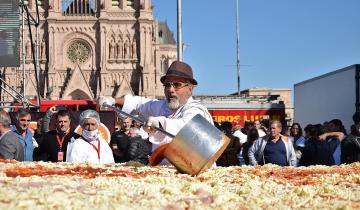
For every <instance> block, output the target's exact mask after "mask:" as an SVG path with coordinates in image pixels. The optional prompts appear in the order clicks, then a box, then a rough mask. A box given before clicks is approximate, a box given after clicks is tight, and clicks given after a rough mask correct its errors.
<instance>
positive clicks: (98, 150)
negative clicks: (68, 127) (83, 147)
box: [83, 139, 100, 160]
mask: <svg viewBox="0 0 360 210" xmlns="http://www.w3.org/2000/svg"><path fill="white" fill-rule="evenodd" d="M83 140H84V141H85V142H87V143H88V144H90V145H91V146H92V147H93V148H94V150H96V152H97V154H98V159H99V160H100V140H98V147H97V148H96V147H95V145H93V144H92V143H90V142H88V141H86V140H85V139H83Z"/></svg>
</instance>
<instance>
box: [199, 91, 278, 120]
mask: <svg viewBox="0 0 360 210" xmlns="http://www.w3.org/2000/svg"><path fill="white" fill-rule="evenodd" d="M195 99H196V100H200V101H201V103H202V104H203V105H204V106H206V108H208V110H209V112H210V114H211V115H212V116H213V119H214V121H216V122H218V123H221V122H224V121H229V122H231V123H232V124H233V125H241V126H244V123H245V122H246V121H255V120H263V119H266V120H279V121H281V122H282V123H285V105H284V104H283V103H277V102H274V101H268V100H266V99H261V98H243V97H237V96H196V97H195Z"/></svg>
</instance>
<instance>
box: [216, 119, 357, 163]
mask: <svg viewBox="0 0 360 210" xmlns="http://www.w3.org/2000/svg"><path fill="white" fill-rule="evenodd" d="M353 121H354V124H353V125H352V126H351V132H350V134H347V132H346V129H345V128H344V126H343V124H342V122H341V120H339V119H333V120H331V121H329V122H324V123H323V124H309V125H306V127H305V128H304V130H303V129H302V127H301V125H300V124H299V123H293V124H292V126H291V127H283V125H282V123H281V122H280V121H276V120H275V121H270V122H269V121H268V120H265V121H263V122H260V121H258V120H257V121H255V122H246V123H245V126H244V127H240V126H234V127H233V128H231V127H230V126H231V123H229V122H223V123H221V124H217V127H218V128H219V129H220V130H222V131H223V132H224V133H225V134H226V135H227V136H228V137H229V138H230V139H231V143H230V144H229V146H228V148H227V149H226V150H225V152H224V153H223V154H222V156H221V157H220V158H219V160H218V161H217V164H218V165H220V166H232V165H253V166H256V165H264V164H267V163H271V164H276V165H280V166H310V165H328V166H331V165H340V164H349V163H353V162H358V161H360V113H359V112H356V113H355V114H354V115H353ZM232 142H239V143H236V144H234V143H232ZM235 157H237V160H236V161H234V158H235Z"/></svg>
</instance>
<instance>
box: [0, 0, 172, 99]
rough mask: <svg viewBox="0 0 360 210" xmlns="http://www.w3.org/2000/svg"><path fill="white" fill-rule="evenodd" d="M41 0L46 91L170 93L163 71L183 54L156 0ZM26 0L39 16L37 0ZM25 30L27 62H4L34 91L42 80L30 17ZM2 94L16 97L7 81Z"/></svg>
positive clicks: (5, 72)
mask: <svg viewBox="0 0 360 210" xmlns="http://www.w3.org/2000/svg"><path fill="white" fill-rule="evenodd" d="M37 1H38V3H39V7H38V8H39V14H40V25H39V26H38V31H39V32H38V37H39V38H38V42H37V45H36V49H37V50H36V51H34V52H36V57H38V60H39V62H38V67H39V68H38V74H39V77H38V78H39V80H38V84H39V92H40V96H41V98H44V99H50V100H58V99H66V100H69V99H85V100H93V99H95V98H96V97H98V96H113V97H117V96H122V95H124V94H126V93H132V94H135V95H142V96H147V97H158V96H161V95H162V94H163V86H162V84H161V83H160V77H161V76H162V75H163V74H165V72H166V70H167V68H168V66H169V65H170V64H171V62H172V61H174V60H176V42H175V40H174V37H173V34H172V32H171V31H170V30H169V28H168V26H167V24H166V22H159V21H157V20H156V19H155V18H154V15H153V7H152V4H151V0H37ZM26 2H27V4H28V8H29V12H30V14H32V15H33V16H34V17H35V16H36V5H35V0H28V1H26ZM174 10H175V9H174ZM32 27H33V28H32V35H33V38H34V40H35V35H34V34H35V26H32ZM21 31H22V30H21V29H20V43H19V45H20V47H19V49H20V67H6V68H0V69H1V78H2V79H3V80H4V81H5V82H6V83H7V84H10V86H11V88H13V89H15V90H16V91H18V92H19V93H26V98H28V99H34V98H36V97H37V88H36V87H37V83H36V74H35V68H34V63H33V62H34V61H33V59H32V58H33V55H32V53H33V51H32V50H31V41H30V35H29V34H30V33H29V29H28V28H27V26H26V25H25V27H24V32H25V35H24V37H25V39H24V40H22V38H21V37H22V35H21ZM23 42H24V43H23ZM21 46H23V47H21ZM22 55H24V56H22ZM23 58H25V59H23ZM24 60H25V61H24ZM23 67H25V68H23ZM24 69H25V71H24ZM24 77H25V79H24V80H23V78H24ZM23 81H25V84H23ZM0 97H1V100H2V101H10V100H12V96H11V95H10V94H9V93H8V92H7V91H4V90H3V89H1V92H0Z"/></svg>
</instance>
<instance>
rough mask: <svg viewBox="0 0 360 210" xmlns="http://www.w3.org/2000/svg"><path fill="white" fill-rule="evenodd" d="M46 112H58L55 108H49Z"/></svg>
mask: <svg viewBox="0 0 360 210" xmlns="http://www.w3.org/2000/svg"><path fill="white" fill-rule="evenodd" d="M48 111H49V112H51V113H52V114H55V113H57V112H58V110H57V109H56V106H52V107H50V108H49V110H48Z"/></svg>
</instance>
